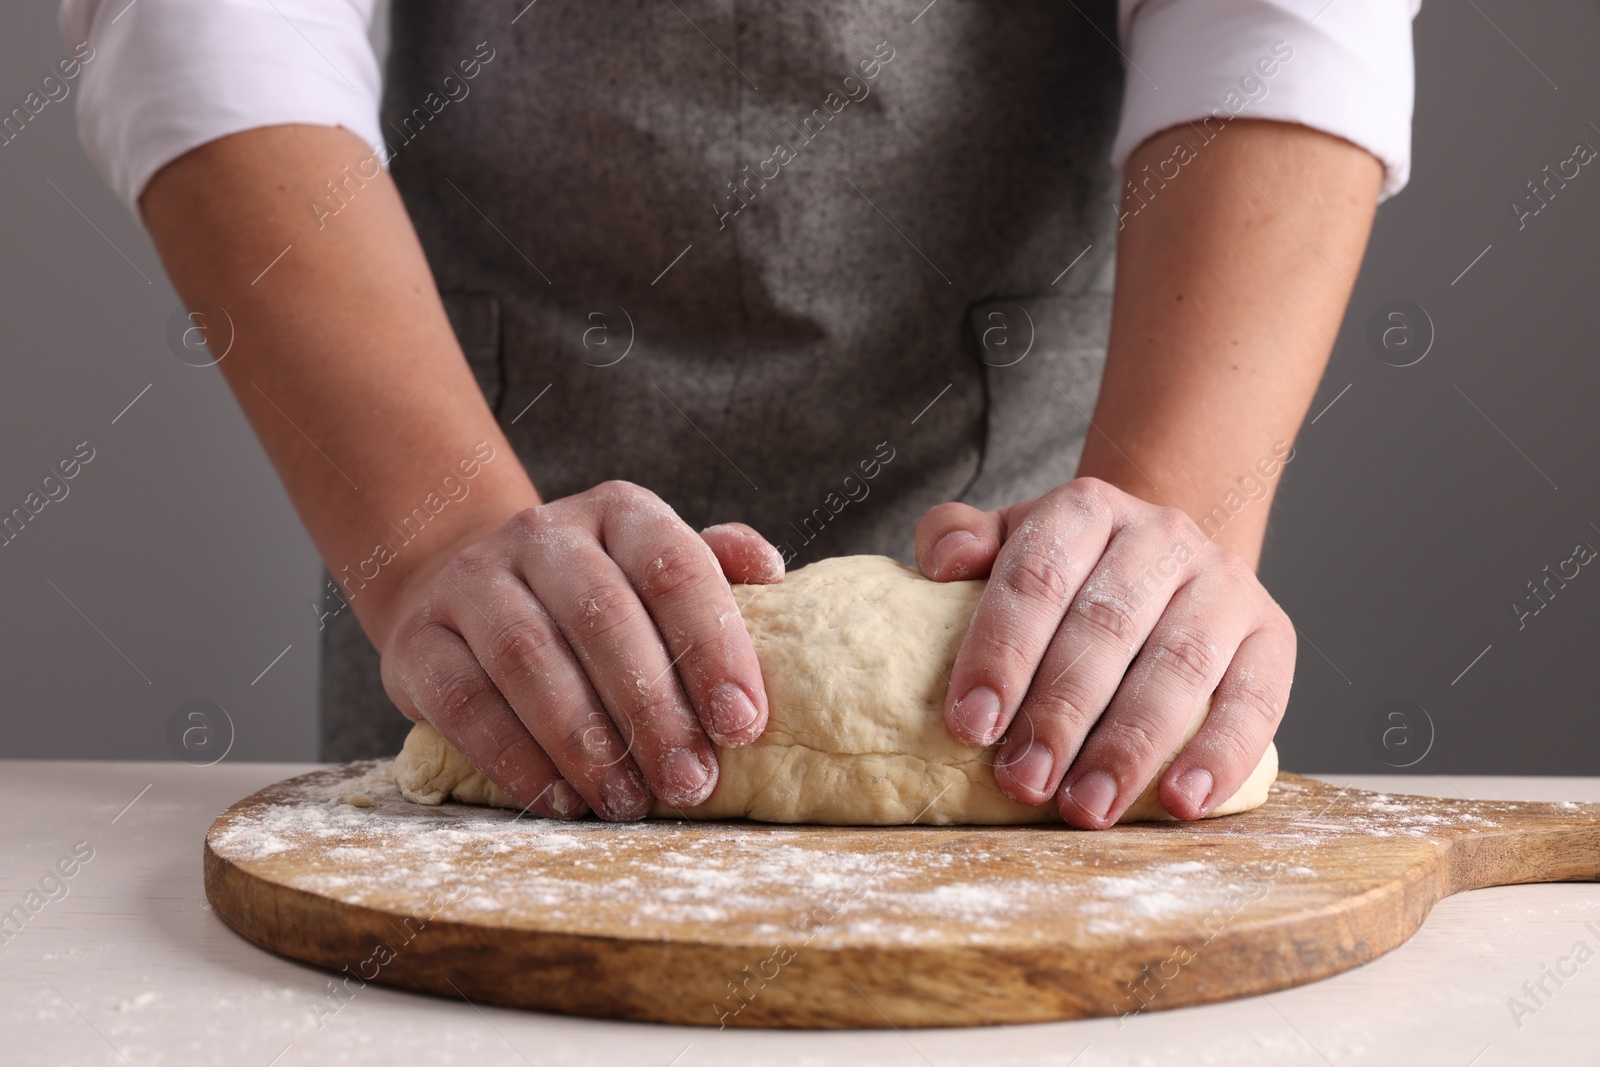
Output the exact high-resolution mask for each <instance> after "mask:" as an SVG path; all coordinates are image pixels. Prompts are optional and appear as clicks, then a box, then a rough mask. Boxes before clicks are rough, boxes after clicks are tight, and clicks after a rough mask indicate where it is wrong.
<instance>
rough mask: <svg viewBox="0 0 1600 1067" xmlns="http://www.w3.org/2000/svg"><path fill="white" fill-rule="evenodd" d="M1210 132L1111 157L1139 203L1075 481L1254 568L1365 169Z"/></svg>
mask: <svg viewBox="0 0 1600 1067" xmlns="http://www.w3.org/2000/svg"><path fill="white" fill-rule="evenodd" d="M1213 136H1214V140H1212V141H1211V142H1210V143H1206V142H1205V141H1204V140H1203V138H1202V137H1201V136H1200V134H1198V133H1197V132H1196V131H1195V130H1194V129H1192V128H1191V127H1188V126H1180V127H1176V128H1174V129H1172V130H1168V131H1165V132H1164V133H1161V134H1158V135H1156V136H1155V137H1152V138H1151V139H1150V140H1149V141H1147V142H1145V143H1144V144H1143V145H1141V146H1140V147H1139V149H1138V150H1137V151H1136V152H1134V154H1133V155H1132V156H1131V157H1130V158H1129V160H1128V163H1127V166H1126V168H1125V174H1126V176H1127V177H1128V178H1129V179H1130V180H1132V181H1133V182H1134V183H1135V185H1137V186H1138V187H1139V192H1138V194H1137V195H1136V194H1135V193H1133V192H1129V191H1126V190H1125V199H1124V202H1123V207H1122V210H1123V212H1124V213H1125V214H1124V216H1123V226H1122V229H1121V231H1120V232H1119V234H1118V246H1117V283H1116V300H1115V305H1114V310H1113V313H1112V326H1111V336H1110V344H1109V348H1108V353H1107V361H1106V371H1105V377H1104V380H1103V382H1102V385H1101V389H1100V398H1099V402H1098V403H1097V405H1096V407H1095V414H1094V428H1093V429H1091V431H1090V433H1089V436H1088V440H1087V442H1086V443H1085V446H1084V452H1083V459H1082V462H1081V463H1080V465H1079V470H1078V473H1079V474H1080V475H1092V476H1095V477H1098V478H1101V479H1104V480H1105V481H1108V482H1111V483H1113V484H1115V485H1117V486H1119V487H1120V488H1122V489H1124V490H1126V491H1127V492H1130V493H1133V494H1134V495H1136V496H1139V497H1142V498H1143V499H1145V500H1149V501H1152V502H1156V503H1161V504H1169V505H1172V506H1175V507H1178V508H1181V509H1183V510H1184V511H1185V512H1187V513H1188V514H1189V515H1190V516H1191V517H1193V518H1194V519H1195V520H1196V521H1197V522H1199V523H1200V524H1201V528H1202V530H1204V531H1205V532H1206V534H1207V535H1208V536H1210V537H1212V538H1213V539H1214V540H1216V541H1217V542H1218V543H1219V544H1222V545H1225V546H1227V547H1229V548H1231V549H1233V550H1234V551H1236V552H1238V553H1239V554H1240V555H1242V556H1243V557H1244V558H1245V559H1247V560H1248V561H1250V562H1251V563H1252V564H1254V563H1255V562H1256V561H1257V559H1258V558H1259V556H1260V552H1261V542H1262V538H1263V536H1264V535H1265V532H1266V523H1267V514H1268V512H1269V510H1270V507H1271V503H1272V494H1273V492H1274V490H1275V489H1276V486H1277V484H1278V480H1279V473H1280V472H1281V455H1282V454H1283V453H1284V452H1286V449H1285V448H1283V447H1282V446H1283V445H1284V444H1291V443H1292V442H1293V440H1294V437H1295V434H1296V433H1297V432H1298V430H1299V427H1300V423H1301V421H1302V420H1303V419H1304V418H1305V415H1306V410H1307V407H1308V405H1309V404H1310V402H1311V398H1312V396H1313V395H1314V393H1315V392H1316V387H1317V383H1318V381H1319V380H1320V379H1321V376H1322V372H1323V368H1324V367H1325V365H1326V363H1327V359H1328V355H1329V353H1330V351H1331V350H1332V347H1333V342H1334V338H1335V336H1336V335H1337V333H1338V329H1339V323H1340V320H1341V319H1342V318H1343V316H1344V311H1345V305H1346V302H1347V301H1348V299H1349V296H1350V289H1351V285H1352V283H1353V282H1354V279H1355V276H1356V272H1357V270H1358V268H1359V266H1360V263H1361V257H1362V255H1363V253H1364V251H1365V248H1366V242H1367V236H1368V233H1369V232H1370V230H1371V225H1372V217H1373V212H1374V210H1375V207H1376V203H1377V194H1378V188H1379V184H1380V181H1381V178H1382V167H1381V165H1380V164H1379V163H1378V161H1377V160H1376V159H1374V158H1373V157H1372V156H1371V155H1370V154H1368V153H1367V152H1366V151H1364V150H1362V149H1360V148H1357V147H1356V146H1355V145H1352V144H1350V143H1349V142H1347V141H1343V140H1340V139H1338V138H1335V137H1331V136H1329V135H1327V134H1323V133H1320V132H1317V131H1315V130H1311V129H1308V128H1306V127H1303V126H1296V125H1292V124H1287V123H1278V122H1260V121H1248V120H1235V121H1233V122H1231V123H1229V125H1228V126H1227V127H1226V128H1225V129H1223V130H1222V131H1221V132H1216V131H1215V130H1213ZM1180 143H1183V144H1186V145H1188V146H1189V148H1190V151H1191V152H1192V158H1189V159H1188V160H1187V161H1186V162H1179V161H1178V160H1179V159H1181V158H1182V157H1183V155H1184V153H1182V152H1178V154H1177V156H1176V157H1175V150H1176V146H1177V145H1179V144H1180ZM1146 167H1148V168H1149V169H1148V170H1146V169H1145V168H1146ZM1152 176H1154V177H1152ZM1263 461H1267V462H1266V463H1264V464H1263ZM1273 461H1276V463H1275V464H1274V462H1273ZM1269 469H1270V470H1273V474H1271V475H1270V476H1264V475H1263V473H1262V472H1263V471H1265V470H1269ZM1258 487H1259V488H1258ZM1219 509H1220V510H1219Z"/></svg>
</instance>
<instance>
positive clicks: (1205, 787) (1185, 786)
mask: <svg viewBox="0 0 1600 1067" xmlns="http://www.w3.org/2000/svg"><path fill="white" fill-rule="evenodd" d="M1173 784H1174V785H1176V786H1177V787H1178V792H1180V793H1182V794H1183V795H1184V796H1186V797H1188V798H1189V802H1190V803H1191V804H1193V805H1194V806H1195V807H1196V808H1199V809H1200V810H1202V811H1203V810H1204V809H1205V803H1206V797H1208V796H1210V795H1211V787H1212V786H1214V785H1216V779H1214V778H1212V777H1211V772H1210V771H1208V770H1205V769H1204V768H1202V767H1195V768H1193V769H1192V770H1187V771H1184V772H1183V773H1182V774H1180V775H1178V780H1177V781H1176V782H1175V783H1173Z"/></svg>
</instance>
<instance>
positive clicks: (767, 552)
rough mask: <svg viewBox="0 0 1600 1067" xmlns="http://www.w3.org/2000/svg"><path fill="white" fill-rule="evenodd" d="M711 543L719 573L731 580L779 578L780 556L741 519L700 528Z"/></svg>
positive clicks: (760, 582) (753, 582)
mask: <svg viewBox="0 0 1600 1067" xmlns="http://www.w3.org/2000/svg"><path fill="white" fill-rule="evenodd" d="M700 536H701V538H703V539H704V540H705V543H706V544H708V545H710V546H711V551H712V552H713V553H714V554H715V555H716V557H717V562H718V563H719V564H721V565H722V573H723V576H724V577H726V578H727V579H728V581H730V582H733V583H735V584H745V585H771V584H772V583H773V582H781V581H783V556H782V555H780V554H779V552H778V550H777V549H776V548H773V547H772V543H771V542H770V541H768V540H767V539H766V538H765V537H762V536H761V535H760V534H758V533H756V531H755V530H754V529H752V528H751V527H749V526H746V525H745V524H744V523H742V522H724V523H719V524H718V525H716V526H708V527H706V528H705V529H704V530H701V531H700Z"/></svg>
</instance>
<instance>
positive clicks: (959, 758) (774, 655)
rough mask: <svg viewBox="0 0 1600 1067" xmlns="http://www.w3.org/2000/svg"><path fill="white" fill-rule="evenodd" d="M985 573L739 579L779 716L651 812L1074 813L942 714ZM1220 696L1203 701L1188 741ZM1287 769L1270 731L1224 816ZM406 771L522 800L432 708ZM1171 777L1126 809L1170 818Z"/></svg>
mask: <svg viewBox="0 0 1600 1067" xmlns="http://www.w3.org/2000/svg"><path fill="white" fill-rule="evenodd" d="M983 586H984V583H983V582H981V581H973V582H933V581H929V580H928V579H926V578H923V577H922V576H921V575H920V574H919V573H917V572H916V571H915V570H913V569H911V568H909V567H904V566H902V565H900V564H899V563H896V562H895V561H894V560H892V559H889V558H887V557H884V556H843V557H839V558H835V559H827V560H822V561H821V562H818V563H813V564H811V565H810V566H808V567H803V568H801V569H800V570H798V571H795V572H794V573H793V574H790V575H789V576H788V577H787V578H786V579H784V580H783V581H782V582H780V583H778V584H776V585H736V586H734V587H733V594H734V599H735V600H736V601H737V602H738V604H739V611H740V613H741V614H742V615H743V617H744V623H745V627H746V629H747V630H748V631H749V633H750V638H751V641H752V642H753V643H754V644H755V650H756V655H757V657H758V658H759V659H760V661H761V674H762V677H763V679H765V681H766V685H767V700H768V706H769V709H770V716H769V721H768V725H767V730H766V732H765V733H764V734H762V736H761V737H760V739H759V740H757V741H756V742H755V743H754V744H751V745H748V746H746V747H744V748H735V749H718V752H717V759H718V762H719V765H720V770H721V774H720V776H719V779H718V782H717V787H716V789H715V791H713V793H712V794H711V797H710V798H709V799H708V800H707V801H706V802H705V803H704V804H701V805H699V806H698V807H694V808H688V809H682V810H680V809H676V808H668V807H666V806H664V805H661V804H657V805H656V806H655V808H654V810H653V811H652V812H651V814H652V815H656V816H665V817H687V818H691V819H739V818H744V819H755V820H759V821H761V822H774V823H822V824H827V825H834V826H898V825H904V824H908V823H926V824H932V825H949V824H968V825H1001V824H1017V823H1039V822H1059V821H1061V818H1060V815H1059V814H1058V813H1057V812H1056V809H1055V805H1054V804H1053V803H1048V804H1041V805H1038V806H1030V805H1026V804H1018V803H1017V802H1015V801H1013V800H1011V799H1010V798H1008V797H1007V796H1006V795H1005V794H1004V793H1002V792H1001V791H1000V789H999V787H998V786H997V785H996V784H995V780H994V759H995V754H996V752H997V749H998V746H993V747H990V748H971V747H968V746H966V745H963V744H961V743H960V742H958V741H956V740H955V738H953V737H951V736H950V733H949V730H948V729H946V727H945V724H944V707H943V702H944V694H945V689H946V688H947V687H948V685H949V676H950V668H951V665H952V664H953V663H954V662H955V657H956V651H957V650H958V649H959V648H960V645H961V639H962V637H963V636H965V634H966V632H967V626H968V625H969V624H970V623H971V621H972V613H973V611H974V610H975V609H976V608H977V605H978V597H979V596H980V595H981V594H982V592H983ZM1208 710H1209V707H1207V708H1202V709H1197V714H1196V715H1195V718H1194V721H1193V722H1192V723H1191V724H1190V726H1189V729H1188V731H1187V733H1186V734H1185V736H1184V739H1183V741H1184V743H1187V741H1188V740H1189V738H1190V737H1193V736H1194V734H1195V732H1196V731H1198V730H1199V729H1200V725H1201V723H1202V722H1204V721H1205V713H1206V711H1208ZM1181 748H1182V744H1180V745H1179V746H1178V748H1177V749H1174V750H1173V752H1172V753H1171V754H1169V755H1168V757H1167V759H1166V760H1165V761H1164V762H1163V763H1162V768H1161V769H1162V771H1163V772H1164V771H1165V770H1166V767H1167V765H1168V764H1170V763H1171V761H1172V757H1173V756H1175V755H1176V754H1177V752H1178V751H1179V750H1180V749H1181ZM1277 774H1278V753H1277V749H1276V748H1275V747H1274V746H1271V745H1269V746H1268V747H1267V751H1266V754H1265V755H1263V756H1262V758H1261V762H1260V763H1259V764H1258V765H1257V766H1256V769H1255V770H1254V771H1253V772H1252V773H1251V775H1250V777H1249V778H1248V779H1247V780H1246V781H1245V783H1244V785H1242V786H1241V787H1240V788H1239V790H1238V791H1237V792H1235V793H1234V795H1233V796H1232V797H1230V798H1229V799H1227V800H1225V801H1223V802H1222V803H1221V804H1219V805H1217V807H1216V808H1214V809H1213V810H1212V811H1211V813H1210V814H1211V816H1217V815H1230V814H1233V813H1235V812H1240V811H1248V810H1249V809H1251V808H1255V807H1259V806H1260V805H1261V804H1262V803H1263V802H1265V800H1266V799H1267V791H1268V789H1269V788H1270V787H1271V785H1272V782H1273V780H1274V779H1275V778H1276V777H1277ZM394 776H395V782H396V784H397V785H398V786H399V787H400V791H401V793H403V794H404V795H405V797H406V798H407V799H408V800H412V801H414V802H416V803H419V804H439V803H441V802H443V801H445V800H457V801H460V802H462V803H467V804H492V805H496V806H499V807H510V808H520V807H521V805H519V804H517V803H515V802H514V801H512V800H511V799H510V798H509V797H507V796H506V795H505V794H504V793H503V792H501V791H500V789H499V788H498V787H497V786H495V785H494V783H493V782H490V781H489V780H488V779H487V778H485V777H484V776H483V775H482V774H481V773H480V772H479V771H478V770H477V769H476V768H474V767H473V766H472V764H470V763H468V762H467V760H466V758H465V757H463V756H462V755H461V754H460V753H459V752H457V751H456V750H455V749H454V748H452V747H451V746H450V744H449V743H448V742H446V741H445V739H444V738H443V737H442V736H441V735H440V734H439V732H438V731H437V730H435V729H434V728H433V727H432V726H430V725H429V724H428V723H425V722H420V723H417V724H416V725H415V726H414V727H412V730H411V734H410V736H408V737H407V738H406V742H405V747H404V749H403V750H402V751H401V753H400V755H399V756H398V757H397V758H396V760H395V764H394ZM1160 780H1161V776H1160V774H1159V773H1158V774H1157V775H1156V777H1155V778H1154V779H1153V780H1152V781H1151V783H1150V785H1149V786H1148V787H1146V789H1145V790H1144V792H1143V793H1141V794H1140V795H1139V797H1138V799H1136V800H1135V801H1134V802H1133V804H1132V805H1130V806H1129V808H1128V809H1127V811H1126V812H1125V813H1124V814H1123V816H1122V818H1121V819H1120V820H1119V821H1120V822H1138V821H1142V820H1150V819H1170V818H1172V816H1171V815H1170V814H1169V813H1168V812H1167V810H1166V809H1165V808H1164V807H1162V805H1161V801H1160V799H1159V797H1158V796H1157V787H1158V785H1159V783H1160Z"/></svg>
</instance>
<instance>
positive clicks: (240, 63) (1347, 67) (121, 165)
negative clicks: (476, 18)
mask: <svg viewBox="0 0 1600 1067" xmlns="http://www.w3.org/2000/svg"><path fill="white" fill-rule="evenodd" d="M375 2H376V0H62V3H61V12H60V24H61V32H62V36H63V37H64V38H65V40H66V42H67V44H68V46H69V47H70V46H74V45H77V44H78V43H79V42H82V41H84V40H87V41H88V42H89V44H90V45H91V46H92V47H93V48H94V58H93V60H92V62H89V63H86V64H85V65H84V67H83V74H82V81H81V82H80V84H79V93H78V103H77V108H78V130H79V136H80V137H81V138H82V140H83V145H84V148H85V150H86V151H87V152H88V154H89V158H90V159H91V160H93V161H94V164H95V166H96V167H98V168H99V170H100V172H101V174H102V175H104V177H105V179H106V181H107V182H109V183H110V185H111V187H112V188H113V189H114V190H115V191H116V193H117V195H118V196H119V197H121V198H122V200H123V201H124V202H125V203H127V204H128V205H129V206H130V207H135V211H134V213H135V214H136V215H137V214H138V211H137V208H136V205H137V202H138V198H139V194H140V193H141V192H143V191H144V187H145V183H147V182H148V181H149V180H150V178H151V176H152V175H154V174H155V172H156V171H158V170H159V169H161V167H163V166H164V165H166V164H167V163H169V162H171V161H172V160H174V159H176V158H178V157H179V156H181V155H183V154H184V153H185V152H187V151H189V150H190V149H192V148H196V147H198V146H200V145H202V144H205V143H206V142H208V141H213V140H216V139H217V138H219V137H223V136H226V135H227V134H230V133H238V132H240V131H241V130H249V129H254V128H257V127H261V126H275V125H281V124H287V123H299V124H307V125H315V126H342V127H344V128H345V129H348V130H351V131H352V132H354V133H355V134H357V135H358V136H360V137H362V138H363V139H365V140H366V141H367V142H368V143H369V144H371V145H372V146H373V148H374V149H375V150H377V149H379V148H380V146H381V144H382V140H383V139H382V137H381V135H380V133H379V129H378V103H379V93H380V90H381V87H382V76H381V73H380V71H379V68H378V59H377V57H376V55H374V53H373V50H372V46H371V44H370V42H369V41H368V37H367V28H368V25H369V23H370V22H371V19H372V12H373V8H374V6H375ZM1421 3H1422V0H1118V12H1117V37H1118V40H1117V41H1116V42H1115V44H1113V42H1110V41H1108V42H1107V43H1106V47H1107V48H1111V47H1116V48H1117V49H1118V51H1119V52H1121V53H1122V57H1123V67H1124V71H1125V75H1126V93H1125V95H1124V98H1123V106H1122V117H1121V123H1120V125H1119V127H1118V131H1117V136H1116V140H1115V142H1114V144H1113V146H1112V150H1111V163H1112V164H1113V165H1114V166H1117V167H1119V168H1120V167H1121V166H1122V164H1123V163H1124V162H1125V161H1126V160H1127V158H1128V156H1129V155H1131V154H1132V152H1133V150H1134V149H1135V148H1137V147H1138V146H1139V145H1140V144H1141V143H1142V142H1143V141H1144V140H1145V139H1147V138H1148V137H1150V136H1151V135H1153V134H1155V133H1158V132H1160V131H1161V130H1164V129H1167V128H1169V127H1172V126H1177V125H1180V124H1183V123H1186V122H1195V123H1201V122H1203V121H1204V120H1205V119H1207V118H1208V117H1212V116H1216V117H1219V118H1221V117H1247V118H1258V119H1276V120H1279V121H1283V122H1298V123H1302V124H1304V125H1306V126H1310V127H1312V128H1314V129H1318V130H1323V131H1326V132H1328V133H1331V134H1334V135H1336V136H1339V137H1342V138H1344V139H1346V140H1348V141H1351V142H1353V143H1354V144H1357V145H1360V146H1361V147H1362V148H1365V149H1366V150H1367V151H1369V152H1371V153H1372V154H1373V155H1374V156H1376V157H1377V158H1378V159H1379V160H1380V161H1381V162H1382V163H1383V165H1384V171H1385V174H1384V182H1383V189H1382V194H1381V195H1382V197H1389V196H1392V195H1394V194H1395V193H1397V192H1399V191H1400V189H1401V188H1402V187H1403V186H1404V185H1405V183H1406V179H1407V177H1408V176H1409V173H1410V167H1411V108H1412V97H1413V81H1414V77H1413V69H1412V57H1411V21H1412V19H1413V18H1414V17H1415V15H1416V13H1417V10H1418V8H1419V7H1420V6H1421Z"/></svg>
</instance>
